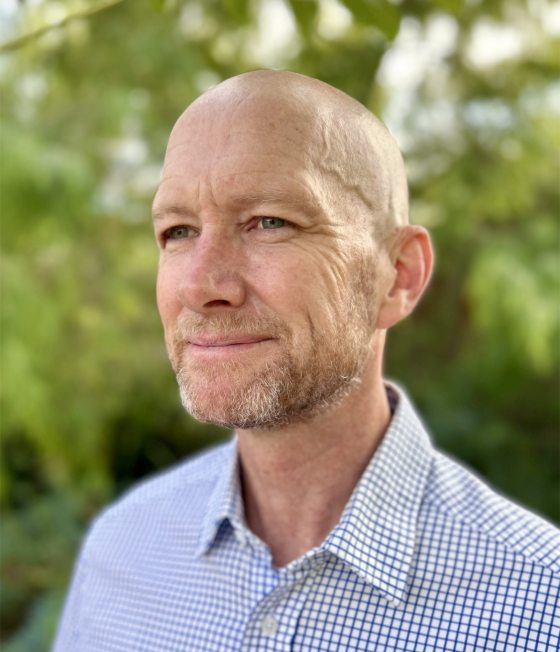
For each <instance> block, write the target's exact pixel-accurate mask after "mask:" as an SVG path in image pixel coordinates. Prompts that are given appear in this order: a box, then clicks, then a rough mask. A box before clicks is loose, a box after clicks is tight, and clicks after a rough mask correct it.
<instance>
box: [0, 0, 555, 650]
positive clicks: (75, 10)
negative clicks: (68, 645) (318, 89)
mask: <svg viewBox="0 0 560 652" xmlns="http://www.w3.org/2000/svg"><path fill="white" fill-rule="evenodd" d="M0 21H1V24H0V41H1V42H2V45H0V79H1V84H2V87H3V102H2V174H1V177H2V194H1V218H2V243H1V246H2V302H1V324H2V369H1V371H2V388H1V401H2V403H1V409H2V421H1V426H2V462H1V470H0V481H1V485H0V487H1V488H0V501H1V506H2V510H3V516H2V530H1V549H0V565H1V593H2V596H1V597H2V599H1V608H0V614H1V620H2V642H3V643H4V645H5V647H3V649H4V650H5V652H42V651H44V650H47V649H48V648H49V645H50V641H51V638H52V635H53V632H54V629H55V626H56V621H57V618H58V614H59V610H60V606H61V601H62V598H63V595H64V591H65V588H66V585H67V582H68V578H69V574H70V572H71V568H72V564H73V561H74V557H75V554H76V550H77V547H78V545H79V542H80V540H81V537H82V536H83V533H84V531H85V528H86V527H87V524H88V522H89V521H90V519H91V518H92V516H93V515H94V514H95V513H96V512H97V511H98V510H99V509H100V508H101V506H102V505H104V504H105V503H107V502H108V501H110V500H111V499H113V498H114V497H115V496H117V495H119V494H121V493H122V492H123V491H124V490H125V489H126V488H127V487H128V486H129V485H130V484H131V483H133V482H135V481H137V480H138V479H140V478H143V477H145V476H147V475H149V474H151V473H153V472H155V471H157V470H158V469H160V468H162V467H166V466H168V465H171V464H174V463H176V462H178V461H179V460H181V459H182V458H183V457H185V456H186V455H188V454H190V453H192V452H193V451H195V450H196V449H198V448H200V447H202V446H205V445H208V444H209V443H211V442H215V441H217V440H218V439H219V438H222V437H224V436H226V433H224V432H223V431H216V429H215V428H211V427H207V426H202V425H200V424H197V423H195V422H194V421H192V420H191V419H190V418H189V417H188V416H187V415H185V414H184V412H183V411H182V408H181V407H180V404H179V399H178V393H177V390H176V384H175V379H174V377H173V374H172V372H171V370H170V368H169V365H168V362H167V358H166V354H165V350H164V345H163V338H162V332H161V327H160V324H159V320H158V316H157V313H156V308H155V300H154V299H155V293H154V281H155V273H156V266H157V252H156V247H155V243H154V241H153V235H152V231H151V225H150V204H151V200H152V197H153V194H154V191H155V188H156V185H157V183H158V178H159V173H160V166H161V162H162V159H163V155H164V148H165V143H166V139H167V136H168V133H169V131H170V128H171V126H172V125H173V123H174V121H175V119H176V118H177V116H178V115H179V114H180V112H181V111H182V110H183V109H184V107H185V106H186V105H187V104H188V103H189V102H191V101H192V100H193V99H194V98H195V97H196V96H197V95H199V94H200V93H201V92H203V91H204V90H205V89H207V88H209V87H210V86H212V85H214V84H216V83H217V82H219V81H220V80H222V79H224V78H226V77H229V76H231V75H235V74H237V73H240V72H243V71H247V70H251V69H254V68H262V67H269V68H287V69H290V70H294V71H298V72H302V73H306V74H308V75H312V76H315V77H318V78H320V79H322V80H324V81H326V82H329V83H330V84H333V85H334V86H336V87H338V88H340V89H342V90H344V91H346V92H347V93H349V94H350V95H352V96H354V97H355V98H357V99H358V100H360V101H361V102H363V103H364V104H366V105H367V106H368V107H370V108H371V109H372V110H373V111H374V112H375V113H377V114H378V115H380V116H381V117H382V118H383V119H384V121H385V122H386V123H387V124H388V126H389V127H390V129H391V131H392V132H393V133H394V135H395V136H396V138H397V140H398V142H399V144H400V146H401V148H402V149H403V151H404V154H405V157H406V161H407V167H408V172H409V175H410V184H411V195H412V196H411V204H412V209H411V213H412V218H413V220H414V221H416V222H418V223H420V224H423V225H425V226H427V227H428V228H430V230H431V232H432V234H433V238H434V242H435V246H436V251H437V270H436V274H435V277H434V279H433V282H432V284H431V288H430V290H429V292H428V295H427V297H426V298H425V300H424V301H423V303H422V305H421V306H420V307H419V309H418V310H417V312H416V313H415V315H414V316H413V318H412V319H409V320H408V321H407V322H406V323H403V324H402V325H399V326H398V327H397V328H395V329H394V331H393V332H392V333H391V335H390V338H389V355H388V359H387V375H388V376H389V377H391V378H395V379H398V380H399V381H400V382H401V383H403V384H404V385H405V386H406V387H407V388H408V390H409V393H410V394H411V395H412V397H413V398H414V400H415V402H416V404H417V406H418V408H419V410H420V411H421V413H422V414H423V415H424V418H425V421H426V422H427V423H428V424H429V427H430V428H431V430H432V432H433V435H434V439H435V441H436V442H437V445H438V446H439V447H440V448H442V449H445V450H446V451H448V452H450V453H451V454H452V455H454V456H455V457H457V458H460V459H461V460H463V461H464V462H465V463H467V464H468V465H470V466H471V467H472V468H474V469H476V470H477V472H478V473H479V474H481V475H482V476H484V477H486V478H487V479H488V481H489V482H491V483H492V484H493V485H494V486H495V487H497V488H498V490H499V491H501V492H503V493H505V494H507V495H509V496H512V497H514V498H515V499H516V500H517V501H518V502H520V503H522V504H524V505H526V506H528V507H529V508H531V509H532V510H534V511H536V512H538V513H540V514H542V515H544V516H546V517H547V518H549V519H552V520H557V519H558V517H559V493H560V492H559V486H560V485H559V477H558V474H559V425H560V424H559V408H558V401H559V374H558V370H559V343H560V332H559V330H560V329H559V312H560V306H559V294H560V288H559V279H560V269H559V267H560V265H559V259H560V253H559V245H560V242H559V230H558V227H559V225H558V217H559V197H558V181H559V164H558V151H559V149H558V148H559V145H560V130H559V119H558V112H559V110H560V83H559V82H558V72H559V70H558V62H559V54H560V50H559V37H560V3H558V2H555V3H552V2H546V1H544V0H534V1H533V0H529V1H527V2H522V1H520V0H484V2H482V0H466V1H464V2H463V1H461V0H437V1H436V0H433V1H430V0H418V1H417V2H404V1H402V2H400V1H399V0H393V1H390V2H389V1H385V0H223V1H217V0H153V1H150V0H134V1H133V0H111V1H107V0H105V1H94V0H91V1H90V2H87V1H85V0H65V1H64V0H58V1H55V0H49V1H45V0H43V1H41V0H20V1H19V2H17V1H16V0H3V1H2V3H1V5H0Z"/></svg>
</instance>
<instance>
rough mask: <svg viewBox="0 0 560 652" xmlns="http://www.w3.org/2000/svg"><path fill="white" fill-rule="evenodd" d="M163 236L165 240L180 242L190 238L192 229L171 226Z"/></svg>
mask: <svg viewBox="0 0 560 652" xmlns="http://www.w3.org/2000/svg"><path fill="white" fill-rule="evenodd" d="M164 235H165V239H166V240H182V239H183V238H189V237H191V236H192V229H191V227H190V226H172V227H171V228H170V229H167V231H166V232H165V234H164Z"/></svg>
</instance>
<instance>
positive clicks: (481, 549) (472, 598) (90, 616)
mask: <svg viewBox="0 0 560 652" xmlns="http://www.w3.org/2000/svg"><path fill="white" fill-rule="evenodd" d="M389 391H390V392H397V391H398V398H397V401H396V402H397V405H396V409H395V412H394V415H393V419H392V422H391V425H390V427H389V429H388V431H387V432H386V434H385V436H384V438H383V441H382V443H381V445H380V446H379V448H378V449H377V451H376V453H375V455H374V456H373V458H372V460H371V462H370V463H369V466H368V467H367V469H366V471H365V472H364V475H363V476H362V478H361V480H360V481H359V483H358V485H357V486H356V488H355V491H354V493H353V495H352V497H351V499H350V501H349V503H348V505H347V507H346V509H345V511H344V513H343V515H342V518H341V520H340V522H339V524H338V525H337V526H336V527H335V528H334V529H333V530H332V532H331V533H330V535H329V536H328V537H327V539H326V540H325V541H324V542H323V544H322V545H321V546H319V547H318V548H316V549H313V550H310V551H309V552H308V553H306V554H305V555H303V557H301V558H300V559H297V560H295V561H293V562H292V563H290V564H289V565H288V566H285V567H283V568H275V567H274V566H273V564H272V561H271V556H270V552H269V550H268V548H267V547H266V545H265V544H264V543H263V542H262V541H260V540H259V539H257V537H255V535H254V534H253V533H252V532H251V531H250V530H249V529H248V528H247V527H246V525H245V523H244V519H243V506H242V500H241V494H240V486H239V481H238V466H237V465H238V462H237V448H236V442H235V439H233V440H232V441H231V442H229V443H227V444H225V445H222V446H220V447H217V448H215V449H213V450H211V451H210V452H206V453H204V454H202V455H201V456H199V457H197V458H195V459H193V460H191V461H187V462H186V463H184V464H183V465H181V466H179V467H178V468H176V469H174V470H172V471H169V472H167V473H166V474H164V475H162V476H159V477H156V478H155V479H152V480H150V481H148V482H147V483H145V484H143V485H141V486H140V487H138V488H136V489H135V490H133V491H132V492H131V493H129V494H128V495H127V496H125V497H124V498H123V499H122V500H121V501H120V502H118V503H117V504H116V505H115V506H113V507H110V508H109V509H108V510H107V511H106V512H105V513H103V514H102V515H101V516H100V517H99V518H98V519H97V520H96V522H95V523H94V525H93V527H92V529H91V531H90V533H89V536H88V537H87V539H86V542H85V544H84V546H83V549H82V552H81V555H80V559H79V562H78V564H77V567H76V571H75V575H74V579H73V582H72V587H71V590H70V593H69V596H68V599H67V603H66V607H65V610H64V615H63V619H62V622H61V625H60V629H59V633H58V637H57V640H56V643H55V648H54V649H55V651H56V652H229V651H231V652H240V651H242V652H268V651H270V652H284V651H286V652H288V651H301V652H313V651H317V652H329V651H333V652H334V651H337V652H339V651H355V650H377V651H378V652H393V651H395V652H407V651H413V652H418V651H428V650H429V651H432V650H441V651H444V652H467V651H471V652H475V651H476V652H478V651H480V650H488V651H492V652H500V651H508V652H509V651H511V652H518V651H519V650H531V651H534V650H536V651H539V652H550V651H552V650H558V649H560V644H559V636H560V603H559V592H560V533H559V532H558V531H557V530H556V529H555V528H554V527H552V525H550V524H548V523H546V522H545V521H543V520H542V519H540V518H539V517H537V516H534V515H533V514H531V513H530V512H527V511H525V510H523V509H522V508H520V507H517V506H516V505H514V504H512V503H510V502H508V501H507V500H505V499H504V498H502V497H501V496H499V495H498V494H496V493H494V492H493V491H491V490H490V489H489V488H488V487H487V486H485V485H484V484H483V483H482V482H481V481H480V480H479V479H478V478H476V477H475V476H474V475H473V474H472V473H471V472H469V471H467V470H465V469H464V468H462V467H461V466H460V465H458V464H457V463H456V462H453V461H451V460H450V459H448V458H447V457H445V456H444V455H442V454H441V453H439V452H437V451H436V450H434V449H433V447H432V445H431V444H430V440H429V438H428V435H427V434H426V432H425V431H424V428H423V427H422V425H421V423H420V421H419V419H418V417H417V416H416V415H415V413H414V411H413V409H412V407H411V405H410V404H409V402H408V400H407V398H406V397H405V396H404V394H403V393H402V392H401V391H400V390H396V389H395V388H394V387H393V388H392V389H389ZM347 435H348V437H351V433H347Z"/></svg>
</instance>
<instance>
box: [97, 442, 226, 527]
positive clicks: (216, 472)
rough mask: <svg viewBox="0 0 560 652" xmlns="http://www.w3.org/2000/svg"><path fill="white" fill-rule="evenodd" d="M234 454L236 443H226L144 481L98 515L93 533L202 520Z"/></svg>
mask: <svg viewBox="0 0 560 652" xmlns="http://www.w3.org/2000/svg"><path fill="white" fill-rule="evenodd" d="M233 454H234V444H233V442H231V441H229V442H225V443H222V444H219V445H217V446H213V447H212V448H210V449H206V450H203V451H202V452H199V453H197V454H195V455H193V456H192V457H189V458H188V459H186V460H184V461H183V462H181V463H179V464H178V465H176V466H174V467H172V468H170V469H167V470H165V471H163V472H160V473H158V474H156V475H155V476H153V477H150V478H148V479H146V480H143V481H141V482H140V483H138V484H137V485H135V486H133V487H132V488H131V489H129V490H128V491H127V492H126V493H125V494H124V495H123V496H121V497H120V498H119V499H117V500H116V501H115V502H113V503H112V504H110V505H109V506H108V507H106V508H105V509H104V510H103V511H102V512H101V513H100V514H99V515H98V516H97V517H96V519H95V520H94V523H93V527H92V532H91V535H93V536H95V534H100V533H101V531H103V530H106V529H107V528H109V529H112V528H114V527H118V528H122V527H125V528H133V529H134V528H135V527H136V526H138V525H141V524H142V523H146V522H147V521H150V520H152V519H155V520H158V521H161V520H162V519H165V518H167V519H169V518H172V519H173V520H175V519H180V520H181V521H182V523H183V524H185V525H187V524H188V522H189V521H191V520H192V521H194V522H199V520H200V519H201V518H202V516H203V514H204V512H205V508H206V505H207V504H208V501H209V499H210V497H211V495H212V492H213V490H214V487H215V486H216V483H217V481H218V479H219V477H220V476H221V475H223V473H224V472H225V468H226V467H227V466H228V464H229V463H230V462H231V459H232V455H233ZM90 538H91V536H90Z"/></svg>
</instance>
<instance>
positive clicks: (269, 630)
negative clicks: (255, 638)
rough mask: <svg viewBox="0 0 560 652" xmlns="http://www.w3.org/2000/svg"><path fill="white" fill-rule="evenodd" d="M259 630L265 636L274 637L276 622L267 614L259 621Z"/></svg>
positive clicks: (276, 628) (276, 629)
mask: <svg viewBox="0 0 560 652" xmlns="http://www.w3.org/2000/svg"><path fill="white" fill-rule="evenodd" d="M261 630H262V633H263V634H264V635H265V636H274V634H276V632H277V631H278V621H277V620H276V618H275V617H274V616H271V615H270V614H268V615H267V616H265V617H264V618H263V619H262V620H261Z"/></svg>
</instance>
